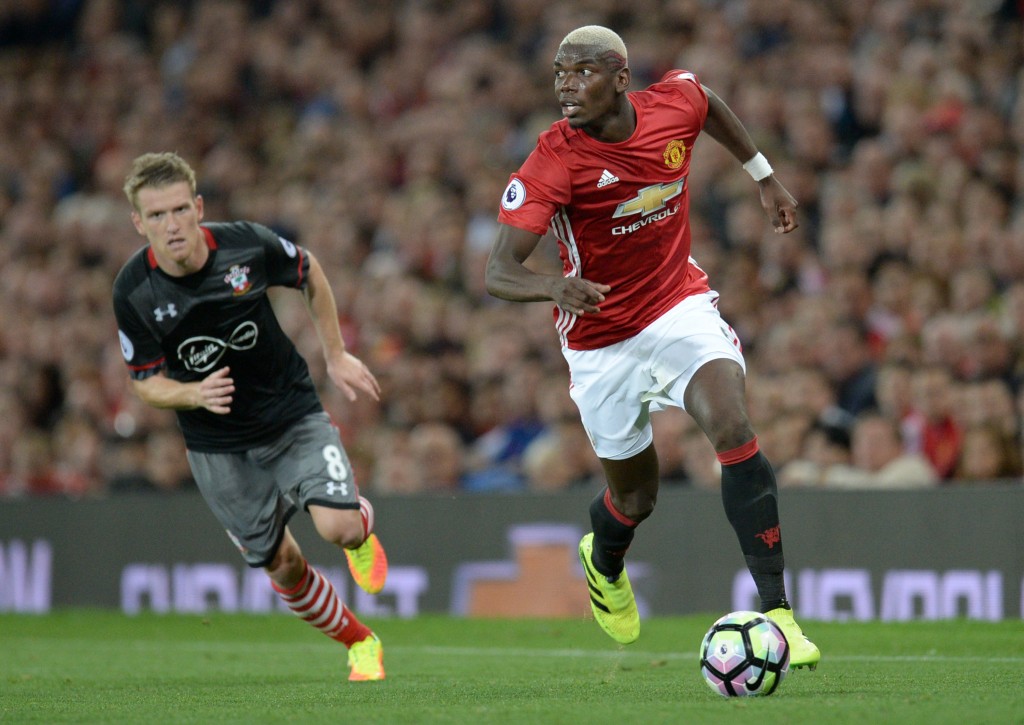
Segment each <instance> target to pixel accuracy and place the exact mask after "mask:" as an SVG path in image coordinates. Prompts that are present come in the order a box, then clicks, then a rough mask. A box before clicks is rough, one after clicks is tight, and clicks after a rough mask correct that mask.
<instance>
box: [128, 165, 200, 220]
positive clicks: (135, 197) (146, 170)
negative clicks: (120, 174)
mask: <svg viewBox="0 0 1024 725" xmlns="http://www.w3.org/2000/svg"><path fill="white" fill-rule="evenodd" d="M179 181H184V182H186V183H187V184H188V187H189V189H191V190H192V196H193V198H194V197H195V195H196V172H195V171H193V170H192V167H191V166H189V165H188V162H186V161H185V159H183V158H181V157H180V156H178V154H176V153H174V152H172V151H165V152H163V153H150V154H143V155H142V156H139V157H138V158H136V159H135V160H134V161H133V162H132V169H131V171H130V172H129V173H128V176H127V177H126V178H125V180H124V194H125V196H127V197H128V201H130V202H131V203H132V208H133V209H136V210H137V209H138V208H139V190H140V189H143V188H145V187H147V186H156V187H159V186H167V185H168V184H174V183H177V182H179Z"/></svg>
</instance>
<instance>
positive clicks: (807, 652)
mask: <svg viewBox="0 0 1024 725" xmlns="http://www.w3.org/2000/svg"><path fill="white" fill-rule="evenodd" d="M765 616H766V617H768V619H770V620H772V621H773V622H775V624H777V625H779V629H781V630H782V633H783V634H784V635H786V641H787V642H789V666H790V667H792V668H797V669H799V668H801V667H806V668H808V669H810V670H816V669H817V668H818V662H819V661H820V660H821V652H820V651H819V650H818V646H817V645H816V644H814V642H812V641H811V640H809V639H807V637H806V636H804V632H803V630H802V629H800V625H799V624H797V623H796V620H795V619H793V610H792V609H785V608H784V607H779V608H778V609H773V610H772V611H770V612H765Z"/></svg>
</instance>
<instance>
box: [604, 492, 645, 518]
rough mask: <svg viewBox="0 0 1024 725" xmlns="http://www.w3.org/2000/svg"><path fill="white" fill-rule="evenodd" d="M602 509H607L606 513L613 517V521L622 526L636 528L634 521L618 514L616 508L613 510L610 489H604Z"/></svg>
mask: <svg viewBox="0 0 1024 725" xmlns="http://www.w3.org/2000/svg"><path fill="white" fill-rule="evenodd" d="M604 507H605V508H606V509H608V513H610V514H611V515H612V516H614V517H615V520H616V521H618V522H619V523H620V524H622V525H623V526H630V527H634V528H635V527H636V526H638V524H637V522H636V521H634V520H633V519H631V518H629V517H627V516H625V515H623V514H622V513H620V512H619V510H618V509H617V508H615V506H614V505H613V504H612V492H611V489H608V488H606V489H605V490H604Z"/></svg>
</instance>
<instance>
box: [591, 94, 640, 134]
mask: <svg viewBox="0 0 1024 725" xmlns="http://www.w3.org/2000/svg"><path fill="white" fill-rule="evenodd" d="M581 130H582V131H583V132H584V133H585V134H587V135H588V136H590V137H591V138H592V139H594V140H595V141H600V142H601V143H621V142H623V141H625V140H627V139H628V138H629V137H630V136H632V135H633V132H634V131H636V109H635V108H633V104H632V103H631V102H630V100H629V96H627V95H626V94H625V93H624V94H622V98H621V99H620V103H619V106H618V109H617V110H616V112H615V113H614V114H612V113H610V114H608V115H606V116H604V117H602V119H601V122H600V123H599V124H592V125H588V126H583V127H582V128H581Z"/></svg>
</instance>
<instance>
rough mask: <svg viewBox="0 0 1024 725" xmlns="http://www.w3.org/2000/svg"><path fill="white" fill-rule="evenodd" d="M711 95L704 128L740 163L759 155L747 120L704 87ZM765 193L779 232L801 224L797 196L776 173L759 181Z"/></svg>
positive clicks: (767, 210) (767, 208) (764, 199)
mask: <svg viewBox="0 0 1024 725" xmlns="http://www.w3.org/2000/svg"><path fill="white" fill-rule="evenodd" d="M703 88H704V92H705V93H706V94H707V97H708V115H707V118H706V119H705V121H704V131H705V132H706V133H707V134H708V136H710V137H711V138H713V139H715V141H717V142H718V143H720V144H722V146H724V147H725V148H726V149H727V150H728V151H729V153H731V154H732V155H733V156H735V157H736V158H737V159H738V160H739V161H740V163H747V162H749V161H750V160H751V159H753V158H754V157H755V156H757V154H758V151H757V146H756V145H755V144H754V141H753V139H751V138H750V134H749V133H747V129H746V128H745V127H744V126H743V123H742V122H741V121H740V120H739V118H737V117H736V114H735V113H733V111H732V109H731V108H729V106H728V105H727V104H726V103H725V101H723V100H722V99H721V98H719V97H718V96H717V95H716V94H715V93H714V91H712V90H711V89H710V88H708V87H707V86H704V87H703ZM757 186H758V192H759V193H760V195H761V207H762V208H763V209H764V212H765V214H767V215H768V219H769V220H770V221H771V224H772V227H773V228H774V229H775V231H776V233H779V234H785V233H788V232H791V231H793V230H794V229H796V228H797V227H798V226H799V223H798V222H797V219H796V207H797V202H796V199H794V198H793V195H792V194H790V193H789V192H788V191H787V190H786V188H785V187H784V186H783V185H782V183H781V182H779V180H778V179H776V178H775V174H773V173H769V174H768V176H766V177H765V178H763V179H761V180H760V181H758V182H757Z"/></svg>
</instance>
